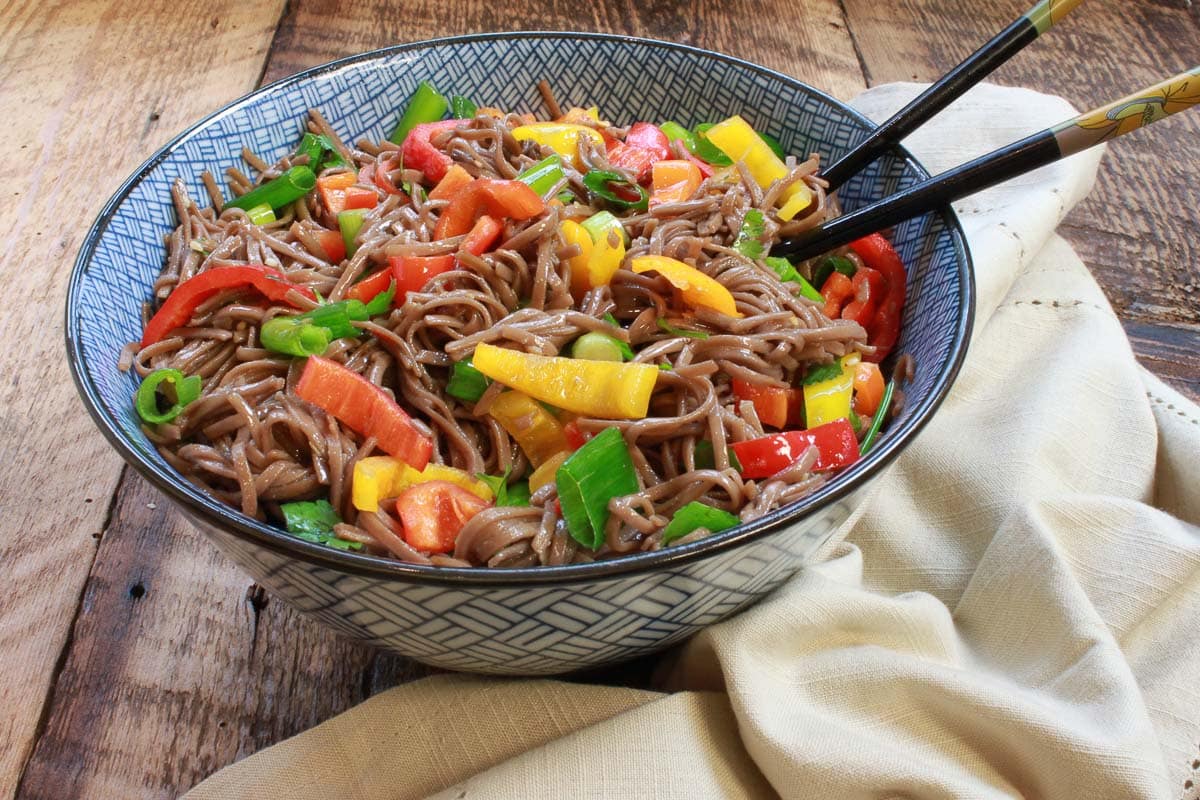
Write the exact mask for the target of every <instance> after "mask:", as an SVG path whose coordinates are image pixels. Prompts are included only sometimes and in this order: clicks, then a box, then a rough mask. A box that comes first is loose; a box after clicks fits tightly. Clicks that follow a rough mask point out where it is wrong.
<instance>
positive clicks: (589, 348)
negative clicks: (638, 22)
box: [571, 331, 633, 361]
mask: <svg viewBox="0 0 1200 800" xmlns="http://www.w3.org/2000/svg"><path fill="white" fill-rule="evenodd" d="M571 358H582V359H584V360H585V361H632V360H633V348H631V347H630V346H629V345H628V344H627V343H625V342H622V341H621V340H620V339H618V338H617V337H615V336H609V335H608V334H605V333H598V332H596V331H589V332H587V333H585V334H584V335H583V336H580V337H579V338H578V339H576V340H575V342H574V344H572V345H571Z"/></svg>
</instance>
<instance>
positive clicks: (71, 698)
mask: <svg viewBox="0 0 1200 800" xmlns="http://www.w3.org/2000/svg"><path fill="white" fill-rule="evenodd" d="M113 520H114V521H113V524H112V525H111V526H110V527H109V528H108V529H107V530H106V531H105V532H104V535H103V537H102V539H101V541H100V545H99V553H98V555H97V558H96V566H95V569H94V570H93V572H92V575H91V576H90V578H89V579H88V583H87V587H86V589H85V590H84V595H83V605H82V609H81V611H80V614H79V616H78V618H77V619H76V621H75V626H74V631H73V645H72V647H71V650H70V653H69V655H68V657H67V660H66V663H65V665H64V668H63V670H62V673H61V674H60V675H59V677H58V682H57V686H56V690H55V702H54V704H53V707H52V708H51V713H50V715H49V719H48V722H47V727H46V730H45V733H44V734H43V735H42V737H41V738H40V740H39V742H38V745H37V749H36V750H35V751H34V754H33V757H32V758H31V759H30V762H29V767H28V769H27V770H26V772H25V775H24V777H23V780H22V784H21V795H20V796H21V797H23V798H47V800H49V799H50V798H62V797H138V798H158V797H161V798H169V797H175V796H177V795H178V793H179V792H180V791H181V790H183V789H186V788H188V787H190V786H192V785H194V784H195V783H197V782H199V781H200V780H201V779H203V778H204V777H206V776H207V775H209V774H210V773H212V772H214V771H216V770H217V769H219V768H220V767H222V766H224V765H225V764H228V763H231V762H233V761H235V760H237V759H239V758H241V757H243V756H245V755H248V754H249V753H252V752H254V751H256V750H259V749H261V748H262V747H265V746H266V745H268V744H271V743H273V742H276V741H279V740H280V739H283V738H286V737H288V736H291V735H293V734H295V733H298V732H299V731H302V730H304V729H305V728H308V727H310V726H312V725H314V724H316V723H318V722H320V721H322V720H324V719H327V718H328V717H330V716H332V715H334V714H337V713H339V712H341V711H343V710H345V709H346V708H348V707H350V706H352V705H354V704H355V703H358V702H360V701H361V700H363V699H364V697H365V696H366V695H367V694H368V693H369V689H370V687H369V685H368V682H367V680H366V679H365V677H364V676H370V675H371V673H372V669H373V666H374V663H375V654H374V653H373V651H371V650H370V648H367V647H365V646H363V645H360V644H356V643H353V642H349V641H347V640H344V639H341V638H339V637H337V636H335V635H334V634H333V633H332V632H330V631H328V630H327V629H326V628H324V627H323V626H321V625H318V624H317V623H315V622H313V621H311V620H307V619H302V618H301V617H300V616H299V614H298V613H297V612H295V611H293V610H292V609H291V608H289V607H288V606H286V605H284V604H283V603H279V602H275V601H273V600H272V599H271V598H270V597H269V596H268V595H266V594H265V593H264V592H263V591H262V590H261V589H260V588H259V587H257V586H255V585H254V584H253V583H252V582H251V581H250V579H249V578H247V577H246V576H245V575H244V574H243V573H242V572H241V571H240V570H239V569H238V568H237V567H236V566H235V565H234V564H233V563H232V562H230V561H229V560H227V559H226V558H225V557H224V556H222V555H221V554H220V553H219V552H218V551H217V550H216V548H214V547H213V545H212V544H211V543H210V542H209V541H208V540H207V539H206V538H205V537H204V536H203V535H202V534H201V533H200V532H199V531H198V530H197V529H196V528H194V527H193V526H192V525H191V524H189V523H188V522H186V521H185V520H184V519H183V518H182V516H181V515H180V514H179V513H178V512H177V511H176V510H175V509H174V508H173V507H171V505H170V504H169V503H168V501H167V500H165V499H164V498H163V497H162V495H161V494H159V492H158V491H157V490H155V489H154V488H153V487H151V486H150V485H149V484H147V483H146V482H145V481H144V480H143V479H142V478H141V477H140V476H137V475H136V474H135V473H132V472H130V476H129V477H128V478H127V479H126V480H124V481H123V482H122V484H121V489H120V491H119V493H118V497H117V501H116V506H115V508H114V513H113ZM389 677H390V678H391V680H392V681H395V682H400V681H403V680H408V679H411V673H410V672H406V671H405V670H404V668H403V665H401V666H400V668H399V669H398V670H396V671H395V672H393V673H391V674H390V675H389Z"/></svg>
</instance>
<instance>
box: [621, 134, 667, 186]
mask: <svg viewBox="0 0 1200 800" xmlns="http://www.w3.org/2000/svg"><path fill="white" fill-rule="evenodd" d="M606 149H607V150H608V163H609V164H612V165H613V166H614V167H619V168H620V169H623V170H625V171H627V172H629V173H631V174H632V175H633V176H634V180H636V181H637V182H638V183H644V182H645V181H646V179H648V178H649V177H650V172H651V170H652V169H653V168H654V164H655V162H658V161H662V160H664V159H667V158H671V143H670V142H669V141H667V135H666V134H665V133H663V132H662V129H661V128H659V127H658V126H657V125H653V124H651V123H649V122H635V123H633V125H631V126H630V127H629V131H628V132H627V133H626V134H625V141H624V142H616V141H614V142H612V143H611V144H609V145H608V146H607V148H606Z"/></svg>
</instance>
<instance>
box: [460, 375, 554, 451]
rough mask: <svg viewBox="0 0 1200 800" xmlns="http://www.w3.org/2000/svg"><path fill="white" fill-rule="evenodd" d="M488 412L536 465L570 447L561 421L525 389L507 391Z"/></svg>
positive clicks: (494, 402) (493, 403)
mask: <svg viewBox="0 0 1200 800" xmlns="http://www.w3.org/2000/svg"><path fill="white" fill-rule="evenodd" d="M476 355H478V352H477V353H476ZM488 413H489V414H491V415H492V418H493V419H495V420H496V421H497V422H499V423H500V427H502V428H504V430H506V431H508V433H509V435H510V436H512V437H513V438H514V439H516V440H517V444H518V445H520V447H521V450H522V452H524V453H525V457H526V458H528V459H529V461H530V463H531V464H533V466H534V467H540V466H541V465H542V464H544V463H546V461H547V460H549V459H550V458H551V457H553V456H554V454H555V453H561V452H562V451H564V450H567V449H568V446H567V440H566V437H565V436H564V435H563V429H562V425H561V424H559V421H558V420H557V419H555V418H554V415H553V414H551V413H550V412H549V411H547V410H546V409H545V408H543V407H542V406H541V405H540V404H539V403H537V402H535V401H534V399H533V398H532V397H530V396H529V395H527V394H524V393H523V392H519V391H518V392H505V393H504V394H502V395H500V396H499V397H497V398H496V399H495V401H493V402H492V405H491V407H490V408H489V409H488Z"/></svg>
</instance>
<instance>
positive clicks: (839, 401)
mask: <svg viewBox="0 0 1200 800" xmlns="http://www.w3.org/2000/svg"><path fill="white" fill-rule="evenodd" d="M860 360H861V357H860V356H859V354H858V353H848V354H847V355H844V356H842V358H841V360H840V361H839V362H838V363H839V364H840V365H841V367H842V373H841V374H840V375H835V376H834V377H832V378H829V379H828V380H824V381H817V382H816V383H810V384H806V385H805V386H804V422H805V425H806V426H807V427H809V428H815V427H817V426H818V425H824V424H825V423H826V422H833V421H834V420H837V419H847V418H849V416H850V400H851V397H852V396H853V394H854V368H855V365H857V364H858V362H859V361H860Z"/></svg>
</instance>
